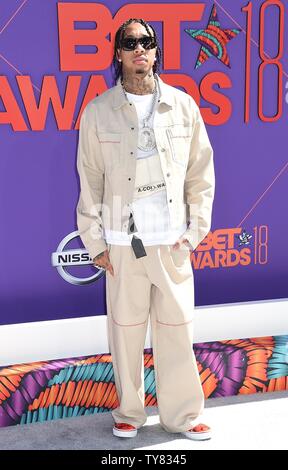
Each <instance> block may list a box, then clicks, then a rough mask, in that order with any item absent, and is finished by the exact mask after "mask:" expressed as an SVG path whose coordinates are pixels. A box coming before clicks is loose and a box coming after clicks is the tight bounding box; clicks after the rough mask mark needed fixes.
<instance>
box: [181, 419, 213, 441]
mask: <svg viewBox="0 0 288 470" xmlns="http://www.w3.org/2000/svg"><path fill="white" fill-rule="evenodd" d="M181 434H184V436H186V437H188V439H192V440H194V441H205V440H206V439H211V437H212V431H211V428H210V427H209V426H207V425H206V424H202V423H198V424H194V425H193V426H192V428H190V429H188V431H184V432H182V433H181Z"/></svg>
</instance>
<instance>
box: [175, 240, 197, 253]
mask: <svg viewBox="0 0 288 470" xmlns="http://www.w3.org/2000/svg"><path fill="white" fill-rule="evenodd" d="M182 243H184V244H185V245H186V246H188V248H189V250H191V251H193V247H192V245H191V244H190V243H189V241H188V240H187V238H182V237H180V238H178V240H177V241H176V242H175V243H174V245H173V246H172V248H173V250H179V248H180V246H181V244H182Z"/></svg>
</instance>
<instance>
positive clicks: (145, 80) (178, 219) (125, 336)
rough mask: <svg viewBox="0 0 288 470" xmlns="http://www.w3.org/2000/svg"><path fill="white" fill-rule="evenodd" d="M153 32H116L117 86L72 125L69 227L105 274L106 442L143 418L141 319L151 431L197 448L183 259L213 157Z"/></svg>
mask: <svg viewBox="0 0 288 470" xmlns="http://www.w3.org/2000/svg"><path fill="white" fill-rule="evenodd" d="M160 57H161V52H160V48H159V45H158V41H157V37H156V33H155V30H154V28H153V27H152V26H151V25H148V24H147V23H146V22H145V21H144V20H143V19H137V18H136V19H135V18H134V19H133V18H132V19H129V20H128V21H126V22H125V23H124V24H122V25H121V27H120V28H119V29H118V31H117V32H116V36H115V46H114V58H113V63H114V67H115V70H116V77H115V82H116V85H115V86H113V87H112V88H110V89H109V90H106V91H105V92H104V93H102V94H101V95H100V96H97V97H96V98H94V99H93V100H92V101H90V102H89V103H88V105H87V106H86V108H85V109H84V111H83V114H82V116H81V121H80V132H79V144H78V157H77V168H78V172H79V176H80V185H81V194H80V198H79V202H78V205H77V223H78V229H79V234H80V237H81V239H82V241H83V244H84V246H85V247H86V249H87V250H88V252H89V255H90V257H91V258H92V259H93V264H94V265H95V266H96V267H100V268H102V269H105V270H106V271H107V273H106V302H107V326H108V341H109V347H110V352H111V355H112V361H113V369H114V377H115V386H116V390H117V395H118V399H119V403H120V406H119V407H118V408H117V409H114V410H113V411H112V416H113V418H114V421H115V424H114V427H113V434H114V435H115V436H118V437H134V436H136V434H137V430H138V429H139V428H140V427H141V426H143V424H144V423H145V422H146V420H147V416H146V414H145V406H144V405H145V402H144V398H145V394H144V376H143V374H144V368H143V349H144V346H145V337H146V331H147V323H148V318H149V314H150V319H151V327H152V345H153V359H154V370H155V383H156V392H157V404H158V409H159V417H160V424H161V425H162V427H163V428H164V429H165V430H166V431H168V432H180V433H182V434H184V435H185V436H186V437H188V438H190V439H195V440H203V439H209V438H210V437H211V429H210V427H209V426H207V425H205V424H202V423H199V420H198V419H197V418H198V417H199V416H200V415H201V414H202V413H203V409H204V394H203V390H202V386H201V380H200V376H199V372H198V368H197V363H196V359H195V355H194V352H193V347H192V343H193V329H192V321H193V308H194V280H193V270H192V267H191V261H190V252H191V251H192V250H195V249H196V247H197V245H198V244H199V243H200V242H201V241H202V240H203V238H204V237H205V236H206V235H207V234H208V232H209V230H210V225H211V212H212V204H213V199H214V185H215V177H214V166H213V150H212V147H211V144H210V141H209V138H208V135H207V132H206V129H205V125H204V122H203V119H202V117H201V114H200V110H199V108H198V106H197V105H196V103H195V101H194V100H193V99H192V97H191V96H189V95H188V94H187V93H185V92H184V91H181V90H179V89H177V88H174V87H172V86H170V85H168V84H165V83H164V82H163V81H162V80H161V79H160V77H159V75H158V74H157V72H156V71H157V67H158V66H159V60H160Z"/></svg>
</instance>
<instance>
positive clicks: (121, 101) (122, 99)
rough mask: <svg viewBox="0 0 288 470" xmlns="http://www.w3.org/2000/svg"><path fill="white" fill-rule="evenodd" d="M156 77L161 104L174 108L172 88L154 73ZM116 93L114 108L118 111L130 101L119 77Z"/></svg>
mask: <svg viewBox="0 0 288 470" xmlns="http://www.w3.org/2000/svg"><path fill="white" fill-rule="evenodd" d="M154 77H155V78H156V80H157V81H158V84H159V91H160V96H159V103H160V104H161V103H166V104H168V106H171V107H172V106H173V96H172V93H171V91H170V88H171V87H170V86H169V85H167V84H166V83H165V82H163V80H162V79H161V78H160V77H159V75H158V74H157V73H154ZM114 89H115V92H114V96H113V108H114V109H118V108H121V107H122V106H123V105H125V104H127V103H128V101H127V100H126V96H125V95H124V93H123V89H122V85H121V78H120V77H119V78H118V80H117V82H116V85H115V87H114Z"/></svg>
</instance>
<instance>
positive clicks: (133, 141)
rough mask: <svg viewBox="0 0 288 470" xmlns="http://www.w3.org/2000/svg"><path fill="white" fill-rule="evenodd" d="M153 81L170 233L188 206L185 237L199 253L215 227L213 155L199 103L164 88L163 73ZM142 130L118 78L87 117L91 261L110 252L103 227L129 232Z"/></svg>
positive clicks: (83, 197)
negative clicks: (213, 217) (156, 100)
mask: <svg viewBox="0 0 288 470" xmlns="http://www.w3.org/2000/svg"><path fill="white" fill-rule="evenodd" d="M154 76H155V78H156V79H157V80H158V84H159V90H160V96H159V100H158V102H156V110H155V115H154V132H155V139H156V145H157V149H158V152H159V155H160V162H161V167H162V171H163V176H164V180H165V183H166V190H167V204H168V208H169V213H170V221H171V227H172V228H177V227H179V225H181V223H182V220H181V214H182V217H183V204H185V206H186V209H185V210H186V214H187V230H186V231H185V232H184V233H183V237H185V238H187V239H188V240H189V242H190V244H191V245H192V248H193V249H195V248H196V247H197V245H198V244H199V243H200V242H201V241H202V240H203V239H204V237H205V236H206V235H207V234H208V232H209V230H210V227H211V213H212V205H213V200H214V191H215V174H214V164H213V149H212V147H211V144H210V141H209V138H208V135H207V131H206V128H205V124H204V121H203V119H202V116H201V114H200V110H199V107H198V106H197V104H196V103H195V101H194V99H193V98H192V97H191V96H190V95H189V94H187V93H185V92H184V91H181V90H179V89H177V88H174V87H172V86H170V85H168V84H166V83H164V82H163V80H162V79H161V78H160V77H159V75H158V74H156V73H155V74H154ZM137 131H138V117H137V111H136V108H135V106H134V104H133V103H131V104H130V103H129V102H128V101H127V99H126V97H125V95H124V93H123V90H122V86H121V83H120V80H119V79H118V82H117V84H116V86H113V87H112V88H110V89H108V90H106V91H105V92H104V93H102V94H101V95H99V96H97V97H95V98H94V99H92V100H91V101H90V102H89V103H88V104H87V106H86V107H85V108H84V110H83V113H82V115H81V119H80V128H79V141H78V151H77V169H78V173H79V177H80V196H79V201H78V204H77V208H76V212H77V226H78V231H79V235H80V238H81V240H82V242H83V244H84V246H85V248H86V249H87V251H88V253H89V255H90V257H91V258H92V259H93V258H94V257H95V256H97V255H98V254H100V253H101V252H103V251H104V250H105V249H107V244H106V241H105V239H104V237H103V227H104V228H107V229H110V230H121V231H124V230H125V232H127V228H128V219H129V214H130V212H131V204H132V201H133V193H134V184H135V174H136V152H137ZM181 205H182V211H181V210H180V207H181ZM136 235H139V234H136ZM175 241H176V240H175Z"/></svg>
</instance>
